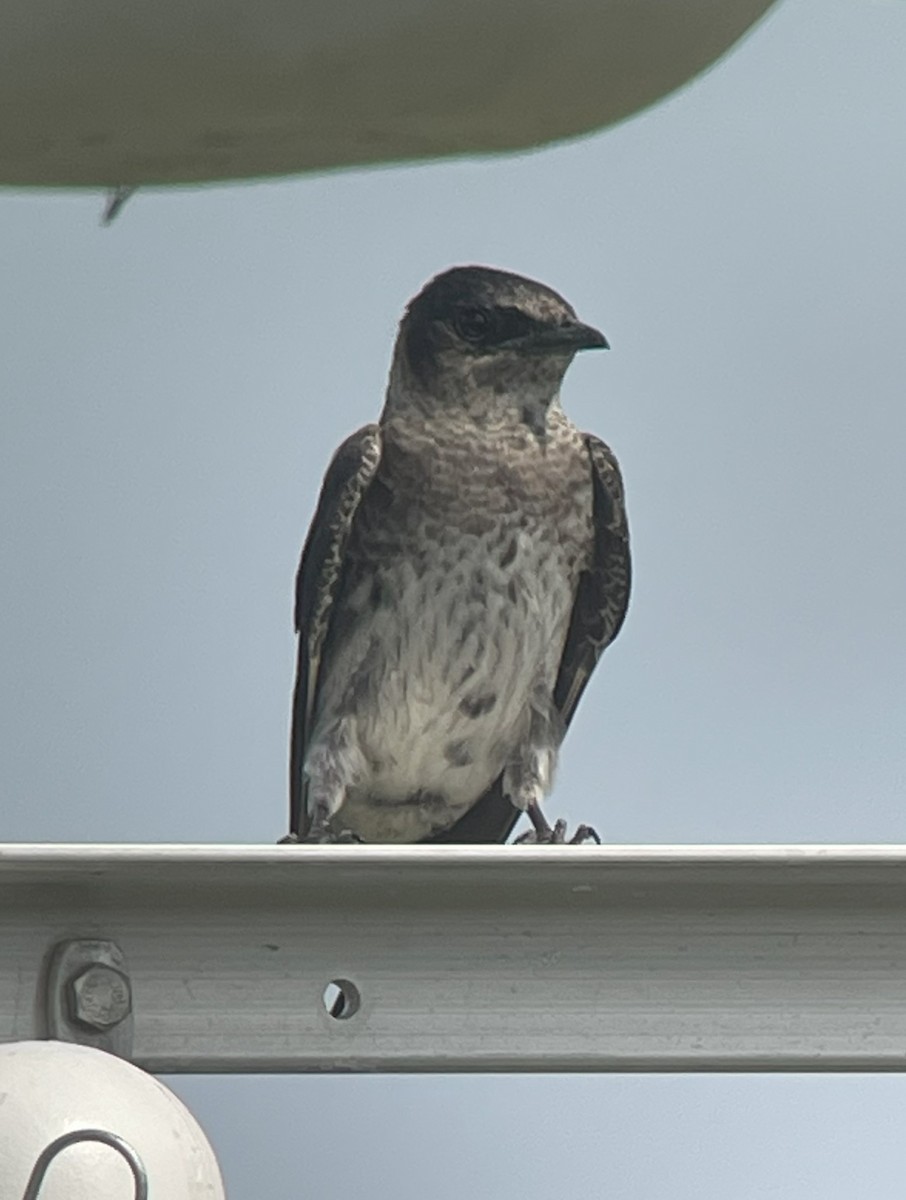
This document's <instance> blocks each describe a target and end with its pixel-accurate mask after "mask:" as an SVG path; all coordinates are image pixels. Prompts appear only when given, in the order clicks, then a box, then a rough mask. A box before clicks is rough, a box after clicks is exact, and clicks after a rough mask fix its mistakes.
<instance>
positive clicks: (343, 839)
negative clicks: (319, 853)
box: [277, 825, 362, 846]
mask: <svg viewBox="0 0 906 1200" xmlns="http://www.w3.org/2000/svg"><path fill="white" fill-rule="evenodd" d="M361 843H362V839H361V838H360V837H358V836H357V835H356V834H354V833H353V832H352V830H351V829H336V830H334V829H331V827H330V826H329V825H317V826H316V825H312V827H311V829H309V831H308V833H307V834H306V835H305V837H300V836H299V834H298V833H288V834H287V835H286V837H282V838H281V839H280V841H279V842H278V843H277V845H278V846H353V845H354V846H358V845H361Z"/></svg>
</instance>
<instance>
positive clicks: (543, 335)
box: [521, 321, 610, 354]
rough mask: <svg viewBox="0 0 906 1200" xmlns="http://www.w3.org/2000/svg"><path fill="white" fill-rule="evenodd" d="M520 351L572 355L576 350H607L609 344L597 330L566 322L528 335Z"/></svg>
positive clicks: (574, 322) (577, 322)
mask: <svg viewBox="0 0 906 1200" xmlns="http://www.w3.org/2000/svg"><path fill="white" fill-rule="evenodd" d="M521 349H523V350H526V351H528V352H529V353H534V354H574V353H575V352H576V351H577V350H609V349H610V343H609V342H608V341H607V338H606V337H605V336H604V334H603V333H601V331H600V330H599V329H595V328H593V327H592V326H591V325H583V324H582V322H581V321H568V322H565V323H564V324H563V325H548V326H547V327H546V328H543V329H539V330H537V331H536V332H534V333H530V334H529V335H528V337H526V338H525V339H523V342H522V347H521Z"/></svg>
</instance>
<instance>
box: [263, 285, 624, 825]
mask: <svg viewBox="0 0 906 1200" xmlns="http://www.w3.org/2000/svg"><path fill="white" fill-rule="evenodd" d="M606 345H607V342H606V341H605V339H604V337H603V336H602V335H601V334H600V333H598V331H597V330H595V329H592V328H590V327H589V326H587V325H583V324H581V323H580V322H579V321H578V319H577V318H576V314H575V312H574V311H573V309H572V308H571V307H570V306H569V305H568V304H567V303H566V301H565V300H563V299H562V297H560V296H558V295H557V293H556V292H554V291H552V290H551V289H550V288H547V287H545V286H543V285H542V284H539V283H535V282H533V281H532V280H528V279H524V278H522V277H521V276H518V275H511V274H509V273H506V272H503V271H495V270H491V269H489V268H486V267H457V268H454V269H453V270H450V271H447V272H445V273H444V274H442V275H439V276H437V277H436V278H435V279H433V280H432V281H431V282H430V283H429V284H428V285H427V286H426V287H425V288H424V289H423V290H422V291H421V292H420V293H419V295H418V296H416V297H415V299H414V300H413V301H412V302H411V303H410V305H409V307H408V309H407V311H406V314H405V316H404V317H403V320H402V323H401V325H400V330H399V336H398V338H397V342H396V348H395V351H394V356H393V364H392V367H391V371H390V380H389V384H388V388H387V397H386V403H385V406H384V410H383V412H382V414H381V418H380V421H379V423H378V424H376V425H367V426H366V427H365V428H364V429H361V430H359V432H358V433H355V434H353V435H352V436H351V437H349V438H347V440H346V441H345V442H344V443H343V445H342V446H341V447H340V448H339V450H338V451H337V453H336V454H335V456H334V458H333V461H332V462H331V464H330V466H329V468H328V471H327V475H326V477H325V480H324V484H323V487H322V490H321V496H320V499H319V502H318V508H317V512H316V514H315V518H314V520H313V522H312V525H311V529H310V530H309V534H308V539H307V541H306V543H305V548H304V550H303V552H302V561H301V564H300V567H299V574H298V578H297V593H296V628H297V630H298V632H299V656H298V670H297V676H296V687H295V695H294V701H293V724H292V741H291V756H290V758H291V762H290V792H291V804H290V836H289V838H288V839H287V840H291V841H296V840H312V841H328V840H336V839H342V838H354V839H358V840H362V841H366V842H416V841H422V842H501V841H505V840H506V838H507V837H508V836H509V834H510V831H511V830H512V827H513V825H514V824H515V822H516V820H517V818H518V816H519V814H520V812H522V811H525V812H527V813H528V815H529V817H530V818H531V820H532V823H533V827H534V833H533V834H531V835H530V836H531V838H532V839H533V840H538V841H552V840H553V841H561V840H563V837H564V825H563V822H557V823H556V824H555V825H554V827H553V828H552V827H551V826H550V825H549V824H548V822H547V820H546V818H545V817H544V815H543V813H542V811H541V801H542V799H543V798H544V796H545V795H546V794H547V792H548V791H549V789H550V786H551V780H552V775H553V769H554V765H555V761H556V756H557V751H558V749H559V745H560V742H561V740H562V737H563V734H564V732H565V731H566V728H567V726H568V725H569V722H570V720H571V719H572V716H573V713H574V712H575V708H576V705H577V703H578V701H579V698H580V696H581V695H582V692H583V690H584V688H585V685H586V683H587V682H588V679H589V676H590V675H591V672H592V670H593V669H594V666H595V664H596V662H597V660H598V658H599V656H600V654H601V652H602V651H603V649H604V648H605V647H606V646H607V645H608V644H609V643H610V642H611V641H613V639H614V638H615V637H616V635H617V632H618V631H619V628H620V625H621V623H622V621H623V617H624V615H625V612H626V605H627V602H628V598H629V578H630V564H629V544H628V531H627V525H626V514H625V508H624V503H623V488H622V481H621V478H620V472H619V468H618V466H617V462H616V459H615V458H614V456H613V454H612V453H611V451H610V450H609V449H608V447H607V446H606V445H605V444H604V443H603V442H601V441H599V440H598V439H597V438H596V437H593V436H592V435H590V434H582V433H580V432H579V431H578V430H577V429H576V428H575V426H574V425H573V424H572V423H571V422H570V421H569V419H568V418H567V417H566V415H565V414H564V412H563V410H562V408H561V407H560V402H559V390H560V384H561V381H562V378H563V375H564V373H565V371H566V369H567V367H568V366H569V364H570V362H571V361H572V358H573V355H574V354H575V353H576V351H578V350H582V349H587V348H593V347H606ZM586 836H593V832H592V831H589V830H587V829H585V828H584V827H582V828H580V830H579V832H578V834H577V838H578V839H579V840H581V839H582V838H584V837H586Z"/></svg>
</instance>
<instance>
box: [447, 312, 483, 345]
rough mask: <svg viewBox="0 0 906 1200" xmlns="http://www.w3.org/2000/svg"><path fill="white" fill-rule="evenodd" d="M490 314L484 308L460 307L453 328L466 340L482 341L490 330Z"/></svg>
mask: <svg viewBox="0 0 906 1200" xmlns="http://www.w3.org/2000/svg"><path fill="white" fill-rule="evenodd" d="M491 327H492V321H491V314H490V313H489V312H488V311H487V309H485V308H460V309H459V310H458V311H457V313H456V316H455V317H454V318H453V328H454V329H455V330H456V332H457V333H458V334H459V336H460V337H461V338H462V339H463V340H464V341H466V342H482V341H484V340H485V338H486V337H487V336H488V334H489V333H490V332H491Z"/></svg>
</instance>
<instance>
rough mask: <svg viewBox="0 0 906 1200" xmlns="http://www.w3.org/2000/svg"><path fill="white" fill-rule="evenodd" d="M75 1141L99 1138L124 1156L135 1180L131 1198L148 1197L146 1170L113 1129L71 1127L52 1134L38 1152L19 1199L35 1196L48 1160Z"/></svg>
mask: <svg viewBox="0 0 906 1200" xmlns="http://www.w3.org/2000/svg"><path fill="white" fill-rule="evenodd" d="M77 1142H101V1143H102V1144H103V1145H105V1146H110V1147H111V1148H112V1149H113V1150H116V1151H117V1152H118V1153H119V1154H120V1155H121V1156H122V1157H123V1158H124V1159H125V1160H126V1164H127V1166H128V1167H129V1170H130V1171H131V1172H132V1180H133V1182H134V1184H135V1189H134V1191H133V1197H134V1200H148V1173H147V1172H146V1170H145V1165H144V1163H143V1162H142V1160H141V1158H139V1156H138V1154H137V1153H136V1151H135V1150H133V1148H132V1147H131V1146H130V1145H129V1143H128V1142H127V1141H125V1140H124V1139H123V1138H121V1137H118V1136H117V1134H115V1133H108V1132H107V1130H106V1129H73V1130H71V1131H70V1132H69V1133H63V1134H60V1136H59V1137H58V1138H54V1140H53V1141H52V1142H51V1143H50V1145H49V1146H45V1147H44V1149H43V1150H42V1151H41V1153H40V1154H39V1155H38V1161H37V1162H36V1163H35V1165H34V1167H33V1168H32V1172H31V1175H29V1177H28V1183H27V1184H26V1185H25V1192H24V1193H23V1196H22V1200H37V1197H38V1193H39V1192H40V1190H41V1184H42V1183H43V1182H44V1176H45V1175H46V1174H47V1169H48V1167H49V1166H50V1164H51V1163H52V1162H53V1160H54V1159H55V1158H56V1156H57V1155H58V1154H59V1153H60V1151H61V1150H65V1149H66V1147H67V1146H74V1145H75V1144H76V1143H77Z"/></svg>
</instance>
